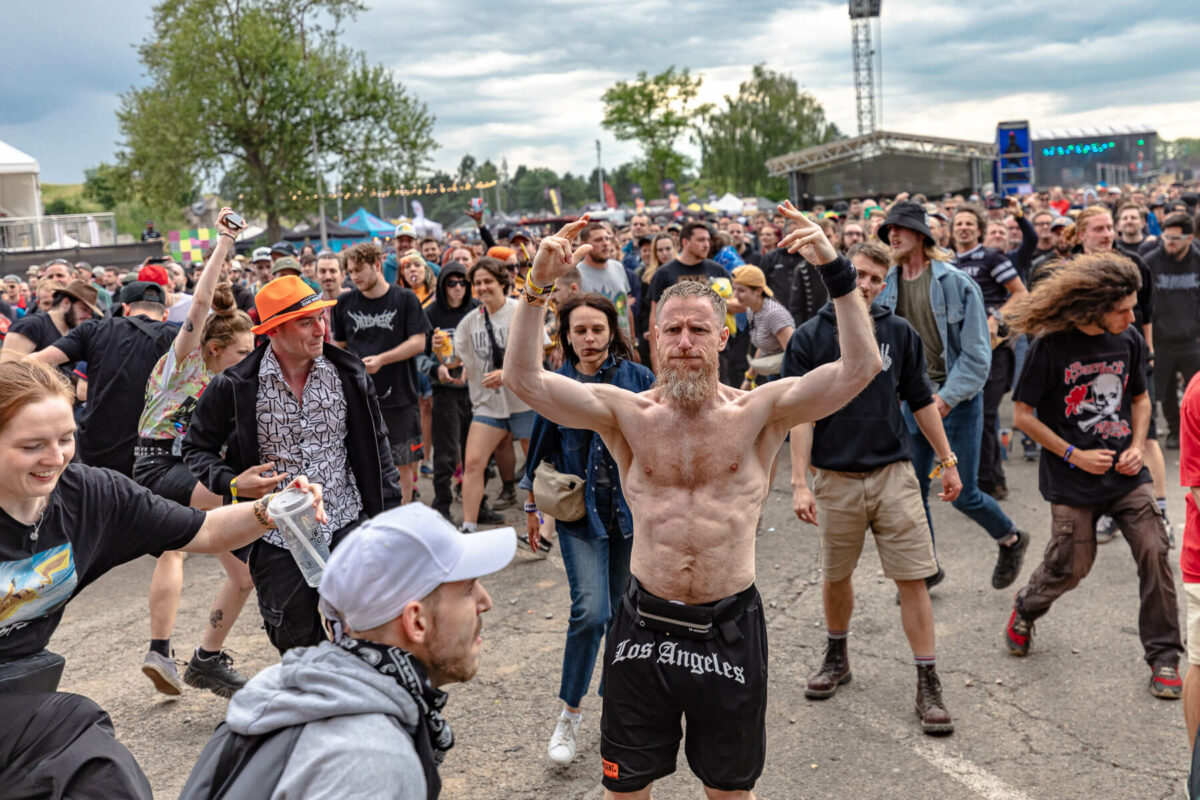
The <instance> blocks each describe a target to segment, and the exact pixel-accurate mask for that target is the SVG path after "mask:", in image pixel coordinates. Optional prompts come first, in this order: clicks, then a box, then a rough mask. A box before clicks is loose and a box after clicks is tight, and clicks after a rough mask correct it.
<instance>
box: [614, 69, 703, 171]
mask: <svg viewBox="0 0 1200 800" xmlns="http://www.w3.org/2000/svg"><path fill="white" fill-rule="evenodd" d="M702 83H703V78H700V77H694V78H693V77H692V75H691V73H690V72H689V71H688V70H687V69H686V68H685V69H683V70H681V71H678V72H677V71H676V70H675V67H674V66H671V67H668V68H667V69H666V70H665V71H664V72H660V73H659V74H657V75H655V76H653V77H650V76H649V75H647V74H646V73H645V72H639V73H638V76H637V80H634V81H628V82H626V81H618V82H617V83H615V84H613V85H612V86H611V87H609V88H608V90H607V91H605V92H604V94H603V95H602V96H601V98H600V99H601V100H602V101H603V102H604V120H603V121H602V122H601V123H600V124H601V125H603V126H604V127H605V128H607V129H608V130H610V131H612V132H613V135H614V136H616V137H617V139H619V140H621V141H635V142H637V143H638V144H639V145H640V146H641V148H642V161H643V163H642V170H641V171H642V173H643V176H649V177H650V178H651V179H652V180H653V181H654V183H655V185H656V186H657V185H658V184H659V183H661V182H662V181H663V180H664V179H666V178H672V179H675V180H679V179H680V177H681V176H682V175H683V172H684V171H685V170H686V169H687V168H688V167H689V166H690V165H691V159H690V158H688V157H687V156H685V155H683V154H682V153H680V152H678V151H676V150H675V143H676V141H678V139H679V137H680V136H682V135H683V134H684V133H686V132H687V131H688V130H689V129H690V128H691V127H692V125H693V124H694V122H695V121H696V119H697V118H699V117H701V116H703V115H705V114H707V113H708V112H709V111H710V110H711V105H710V104H707V103H706V104H702V105H695V106H694V105H692V104H693V103H694V102H695V100H696V95H697V94H698V93H699V91H700V85H701V84H702ZM647 194H650V192H649V191H647Z"/></svg>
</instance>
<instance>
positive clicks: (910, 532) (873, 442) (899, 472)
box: [783, 242, 962, 734]
mask: <svg viewBox="0 0 1200 800" xmlns="http://www.w3.org/2000/svg"><path fill="white" fill-rule="evenodd" d="M847 257H848V258H849V259H850V261H851V262H852V263H853V264H854V267H855V270H856V271H857V273H858V291H859V292H860V293H861V294H862V297H863V300H865V301H866V303H867V305H868V307H869V308H870V309H871V317H872V318H873V321H874V323H875V338H876V339H877V340H878V342H879V351H880V353H881V354H882V355H881V357H882V358H883V371H882V372H880V373H879V374H878V375H876V376H875V379H874V380H873V381H871V383H870V385H868V386H867V388H866V389H864V390H863V391H862V393H861V394H860V395H858V396H857V397H855V398H854V399H853V400H851V401H850V404H849V405H847V406H846V407H844V408H842V409H839V410H838V411H837V412H836V413H834V414H832V415H830V416H829V417H827V418H826V419H823V420H821V421H819V422H817V423H816V424H815V425H814V424H811V423H806V424H803V425H800V426H798V427H796V428H794V429H793V430H792V436H791V451H792V506H793V508H794V510H795V512H796V516H797V517H798V518H799V519H800V520H801V521H803V522H807V523H809V524H810V525H817V526H818V529H819V531H820V537H821V569H822V573H823V576H824V587H823V590H822V599H823V605H824V609H825V625H826V629H827V636H828V644H827V645H826V647H825V660H824V663H823V664H822V665H821V668H820V669H819V670H818V671H817V673H816V674H815V675H813V676H812V677H811V678H809V679H808V684H807V685H806V687H805V689H804V696H805V697H808V698H810V699H813V700H822V699H825V698H828V697H833V695H834V694H835V693H836V692H837V690H838V687H839V686H841V685H842V684H845V683H849V682H850V677H851V672H850V659H849V657H848V655H847V653H846V639H847V636H849V633H850V615H851V613H852V612H853V611H854V587H853V584H852V583H851V577H852V575H853V573H854V568H855V566H856V565H857V563H858V557H859V555H860V554H861V553H862V546H863V537H864V535H865V533H866V531H867V529H868V528H869V529H870V530H871V533H872V534H873V535H874V537H875V543H876V547H877V549H878V550H879V560H880V562H881V563H882V564H883V571H884V574H885V575H887V577H889V578H891V579H892V580H894V581H895V582H896V586H897V588H898V589H899V592H900V622H901V625H902V626H903V627H904V633H905V636H907V637H908V644H909V647H910V648H911V650H912V654H913V661H914V663H915V665H916V667H917V696H916V710H917V716H919V717H920V718H921V729H922V730H923V731H924V732H925V733H927V734H948V733H952V732H953V731H954V722H953V720H952V719H951V717H950V713H949V712H948V711H947V710H946V706H945V703H944V702H943V701H942V685H941V681H940V680H939V679H938V675H937V668H936V666H935V660H934V629H933V606H932V605H931V604H930V602H929V591H928V588H927V587H926V581H927V580H928V579H930V578H932V577H934V576H935V575H936V574H937V571H938V565H937V560H936V559H935V558H934V556H933V539H932V537H931V536H930V534H929V523H928V521H927V520H926V518H925V511H924V508H923V507H922V504H921V490H920V488H919V486H918V484H917V479H916V475H915V474H914V473H913V468H912V443H911V439H910V437H909V435H908V429H907V427H906V426H905V423H904V417H903V415H902V414H901V413H900V403H899V402H898V398H897V396H899V398H900V399H903V400H904V401H905V402H907V403H908V405H909V408H911V409H912V410H913V416H914V417H915V418H916V420H917V424H918V425H920V426H921V430H922V432H923V433H924V434H925V438H926V439H927V440H928V441H930V442H932V443H933V445H934V449H935V451H936V453H937V457H938V463H939V466H938V473H939V475H940V477H941V479H942V492H941V494H940V495H939V498H940V499H941V500H943V501H947V502H948V501H951V500H953V499H954V498H955V497H957V496H958V493H959V491H960V490H961V489H962V479H961V478H959V476H958V468H957V466H956V463H957V458H956V456H955V455H954V453H953V451H951V449H950V443H949V441H948V440H947V439H946V433H945V431H944V430H943V429H942V418H941V415H940V414H938V412H937V407H936V406H934V404H933V389H932V387H931V386H930V385H929V379H928V377H927V376H926V374H925V353H924V349H923V348H922V346H921V337H920V336H919V335H918V334H917V332H916V330H915V329H913V327H912V326H911V325H909V324H908V323H907V322H905V321H904V320H903V319H901V318H900V317H898V316H896V315H894V314H893V313H892V312H891V311H888V310H887V309H886V308H884V307H883V306H880V305H875V304H874V300H875V298H876V297H878V296H879V293H880V292H882V291H883V286H884V282H885V279H886V276H887V271H888V267H889V266H890V264H891V258H892V254H891V253H890V252H888V249H887V248H886V247H884V246H883V245H882V244H879V243H878V242H863V243H859V244H856V245H854V246H853V247H851V248H850V252H849V253H848V254H847ZM840 355H841V353H840V351H839V350H838V347H837V319H836V316H835V314H834V309H833V307H832V306H831V305H828V304H827V305H826V306H825V307H824V308H822V309H821V311H820V312H818V314H817V316H816V317H814V318H813V319H810V320H809V321H808V322H806V323H804V324H803V325H801V326H800V328H799V330H797V331H796V335H795V336H793V337H792V338H791V341H790V342H789V343H788V347H787V355H786V357H785V359H784V367H783V374H784V375H786V376H797V375H804V374H807V373H808V372H810V371H812V370H813V369H814V368H815V367H818V366H820V365H821V364H828V363H831V362H833V361H836V360H837V359H838V358H839V357H840ZM810 464H811V465H812V467H815V469H814V470H813V480H812V489H811V490H810V489H809V487H808V483H807V482H806V473H807V472H808V471H809V469H810V466H809V465H810Z"/></svg>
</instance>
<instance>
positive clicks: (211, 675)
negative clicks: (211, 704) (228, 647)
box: [183, 650, 246, 698]
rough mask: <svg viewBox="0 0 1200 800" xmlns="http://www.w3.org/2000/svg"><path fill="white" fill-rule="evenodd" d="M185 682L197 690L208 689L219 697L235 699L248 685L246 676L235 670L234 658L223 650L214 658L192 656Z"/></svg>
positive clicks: (194, 654) (184, 674)
mask: <svg viewBox="0 0 1200 800" xmlns="http://www.w3.org/2000/svg"><path fill="white" fill-rule="evenodd" d="M183 682H184V683H186V684H187V685H188V686H192V687H195V688H196V689H208V690H209V691H210V692H212V693H213V694H215V695H216V696H217V697H226V698H228V697H233V693H234V692H236V691H237V690H238V689H241V688H242V687H243V686H245V685H246V676H245V675H243V674H242V673H240V672H238V671H237V670H236V669H234V668H233V658H232V657H230V655H229V653H227V652H226V651H224V650H222V651H221V652H220V653H218V654H217V655H216V656H214V657H213V658H209V659H201V658H200V654H199V653H193V654H192V660H191V661H189V662H188V665H187V671H186V672H184V673H183Z"/></svg>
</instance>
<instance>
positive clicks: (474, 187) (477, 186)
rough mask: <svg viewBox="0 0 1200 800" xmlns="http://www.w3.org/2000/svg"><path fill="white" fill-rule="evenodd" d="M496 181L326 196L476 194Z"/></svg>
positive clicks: (297, 196) (306, 197)
mask: <svg viewBox="0 0 1200 800" xmlns="http://www.w3.org/2000/svg"><path fill="white" fill-rule="evenodd" d="M496 183H497V182H496V181H477V182H475V183H471V182H470V181H468V182H466V183H458V182H457V181H455V182H454V183H451V184H450V185H449V186H447V185H446V184H444V183H439V184H437V185H436V186H434V185H433V184H431V183H426V184H425V185H424V186H414V187H411V188H409V187H401V188H399V189H382V190H380V189H370V190H368V189H367V188H366V187H363V186H359V187H358V189H357V190H356V191H352V192H332V193H330V194H327V195H325V199H326V200H337V199H338V198H339V197H340V198H342V199H343V200H350V199H352V198H355V197H422V196H429V195H435V194H453V193H455V192H474V191H481V190H483V189H491V188H492V187H493V186H495V185H496ZM320 197H321V196H320V195H317V194H300V193H299V192H297V193H295V194H293V195H291V198H292V200H317V199H319V198H320ZM243 199H245V195H244V194H239V195H238V200H243Z"/></svg>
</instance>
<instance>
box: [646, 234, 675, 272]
mask: <svg viewBox="0 0 1200 800" xmlns="http://www.w3.org/2000/svg"><path fill="white" fill-rule="evenodd" d="M659 239H666V240H668V241H669V242H670V243H671V248H672V249H674V250H675V251H676V255H678V254H679V251H678V248H676V247H675V240H674V239H673V238H671V234H669V233H660V234H658V235H657V236H655V237H654V241H652V242H651V243H650V263H649V264H647V265H646V266H645V268H644V269H643V270H642V283H644V284H647V285H649V284H650V279H651V278H653V277H654V273H655V272H657V271H658V268H659V267H661V266H662V264H660V263H658V240H659Z"/></svg>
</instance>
